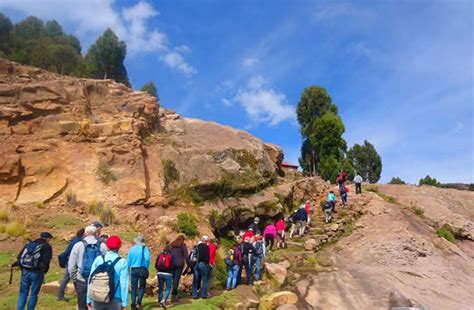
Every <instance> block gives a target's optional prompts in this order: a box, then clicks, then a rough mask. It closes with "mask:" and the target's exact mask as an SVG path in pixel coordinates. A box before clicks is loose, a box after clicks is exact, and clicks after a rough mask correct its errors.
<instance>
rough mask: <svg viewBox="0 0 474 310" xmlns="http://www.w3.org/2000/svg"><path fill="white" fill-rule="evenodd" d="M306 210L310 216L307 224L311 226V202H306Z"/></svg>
mask: <svg viewBox="0 0 474 310" xmlns="http://www.w3.org/2000/svg"><path fill="white" fill-rule="evenodd" d="M304 209H305V210H306V214H307V215H308V220H307V221H306V223H307V224H309V219H310V215H311V204H310V203H309V200H306V203H305V205H304Z"/></svg>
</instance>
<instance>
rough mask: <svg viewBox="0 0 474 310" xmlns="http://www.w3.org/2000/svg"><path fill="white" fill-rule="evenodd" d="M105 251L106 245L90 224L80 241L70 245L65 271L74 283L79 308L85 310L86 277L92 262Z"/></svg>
mask: <svg viewBox="0 0 474 310" xmlns="http://www.w3.org/2000/svg"><path fill="white" fill-rule="evenodd" d="M105 252H106V246H105V244H104V243H103V242H100V241H99V240H98V239H97V228H96V227H95V226H92V225H91V226H87V227H86V229H85V230H84V238H83V239H82V241H81V242H78V243H76V244H75V245H74V246H73V247H72V250H71V255H70V256H69V261H68V263H67V271H68V272H69V275H70V276H71V279H72V281H73V283H74V289H75V291H76V295H77V307H78V309H79V310H87V279H88V278H89V275H90V273H91V268H92V263H93V262H94V260H95V258H96V257H97V256H100V255H105Z"/></svg>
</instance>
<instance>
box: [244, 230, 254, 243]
mask: <svg viewBox="0 0 474 310" xmlns="http://www.w3.org/2000/svg"><path fill="white" fill-rule="evenodd" d="M253 236H254V234H253V231H251V230H247V231H246V232H245V234H244V235H243V237H242V241H245V239H246V238H247V237H249V238H250V239H252V237H253Z"/></svg>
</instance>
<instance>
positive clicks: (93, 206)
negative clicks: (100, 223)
mask: <svg viewBox="0 0 474 310" xmlns="http://www.w3.org/2000/svg"><path fill="white" fill-rule="evenodd" d="M104 208H105V207H104V204H103V203H102V201H93V202H91V203H90V204H89V206H88V207H87V213H91V214H95V215H99V214H101V213H102V210H104Z"/></svg>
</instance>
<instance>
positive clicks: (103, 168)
mask: <svg viewBox="0 0 474 310" xmlns="http://www.w3.org/2000/svg"><path fill="white" fill-rule="evenodd" d="M97 175H98V176H99V179H100V180H101V181H102V183H104V184H105V185H108V184H109V183H110V182H111V181H116V180H117V177H116V176H115V175H114V174H113V173H112V170H110V166H109V163H108V162H107V160H105V159H101V160H100V162H99V167H98V168H97Z"/></svg>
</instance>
